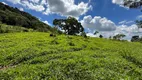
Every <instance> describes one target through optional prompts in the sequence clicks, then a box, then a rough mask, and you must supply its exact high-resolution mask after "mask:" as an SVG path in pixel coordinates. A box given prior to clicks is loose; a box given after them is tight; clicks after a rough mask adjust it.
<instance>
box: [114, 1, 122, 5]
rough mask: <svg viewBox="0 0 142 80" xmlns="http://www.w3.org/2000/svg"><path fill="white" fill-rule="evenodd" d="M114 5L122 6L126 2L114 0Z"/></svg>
mask: <svg viewBox="0 0 142 80" xmlns="http://www.w3.org/2000/svg"><path fill="white" fill-rule="evenodd" d="M112 3H114V4H118V5H122V4H124V0H112Z"/></svg>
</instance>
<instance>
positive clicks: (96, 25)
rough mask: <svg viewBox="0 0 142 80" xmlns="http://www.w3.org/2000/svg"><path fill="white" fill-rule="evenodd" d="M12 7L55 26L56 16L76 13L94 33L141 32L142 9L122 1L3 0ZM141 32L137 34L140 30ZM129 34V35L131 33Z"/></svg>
mask: <svg viewBox="0 0 142 80" xmlns="http://www.w3.org/2000/svg"><path fill="white" fill-rule="evenodd" d="M0 2H4V3H6V4H8V5H10V6H13V7H18V8H19V9H21V10H24V11H26V12H28V13H30V14H32V15H33V16H36V17H37V18H39V19H40V20H41V21H44V22H46V23H48V24H50V25H52V21H53V20H54V19H55V18H66V17H68V16H73V17H76V18H77V19H78V21H80V22H81V23H82V25H83V27H84V28H85V29H86V30H87V31H88V32H89V34H88V35H89V36H93V35H92V33H93V32H94V31H100V34H103V35H104V36H106V37H108V36H112V35H116V34H119V33H123V34H124V33H125V34H126V35H127V36H128V37H127V39H128V38H130V37H131V36H133V35H141V31H142V30H141V29H138V28H136V25H135V23H134V21H135V20H137V19H141V18H142V12H141V11H140V10H139V9H128V8H125V7H123V6H122V5H121V3H123V0H1V1H0ZM137 32H138V33H137ZM128 33H129V34H128Z"/></svg>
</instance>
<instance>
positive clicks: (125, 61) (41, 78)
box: [0, 32, 142, 80]
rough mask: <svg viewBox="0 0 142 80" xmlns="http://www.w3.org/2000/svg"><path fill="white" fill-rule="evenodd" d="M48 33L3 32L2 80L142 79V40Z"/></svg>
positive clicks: (0, 65) (1, 48)
mask: <svg viewBox="0 0 142 80" xmlns="http://www.w3.org/2000/svg"><path fill="white" fill-rule="evenodd" d="M49 35H50V34H49V33H41V32H28V33H5V34H0V45H1V46H0V80H141V79H142V49H141V48H142V44H141V43H131V42H120V41H114V40H107V39H100V38H83V37H81V36H69V37H67V36H65V35H57V36H56V37H50V36H49Z"/></svg>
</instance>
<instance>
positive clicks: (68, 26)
mask: <svg viewBox="0 0 142 80" xmlns="http://www.w3.org/2000/svg"><path fill="white" fill-rule="evenodd" d="M53 25H55V26H56V27H59V28H61V29H62V30H64V31H65V33H66V34H68V35H75V34H78V33H81V32H83V31H84V28H83V27H82V25H81V23H80V22H78V20H76V19H75V18H73V17H68V18H67V19H55V20H54V21H53Z"/></svg>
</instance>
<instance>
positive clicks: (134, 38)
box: [131, 36, 140, 42]
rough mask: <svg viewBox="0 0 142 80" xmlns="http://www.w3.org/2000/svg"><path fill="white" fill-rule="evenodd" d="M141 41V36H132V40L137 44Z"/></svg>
mask: <svg viewBox="0 0 142 80" xmlns="http://www.w3.org/2000/svg"><path fill="white" fill-rule="evenodd" d="M139 40H140V38H139V36H132V38H131V41H132V42H137V41H139Z"/></svg>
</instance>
